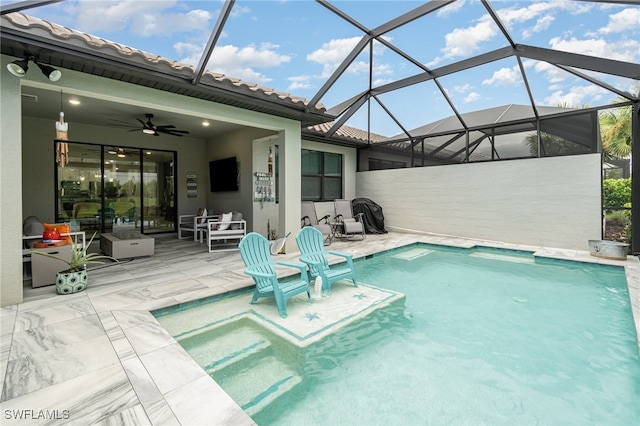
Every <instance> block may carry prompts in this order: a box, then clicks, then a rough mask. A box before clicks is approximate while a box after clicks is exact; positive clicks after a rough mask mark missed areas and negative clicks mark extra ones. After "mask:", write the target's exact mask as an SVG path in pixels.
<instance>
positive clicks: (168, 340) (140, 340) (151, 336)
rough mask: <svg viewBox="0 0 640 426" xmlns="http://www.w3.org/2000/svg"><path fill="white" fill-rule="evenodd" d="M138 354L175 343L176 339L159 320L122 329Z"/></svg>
mask: <svg viewBox="0 0 640 426" xmlns="http://www.w3.org/2000/svg"><path fill="white" fill-rule="evenodd" d="M122 331H123V332H124V334H125V336H126V337H127V340H129V343H131V346H132V347H133V349H134V350H135V351H136V353H137V354H138V356H141V355H143V354H146V353H149V352H153V351H156V350H158V349H161V348H164V347H167V346H170V345H173V344H175V343H176V341H175V340H174V339H173V337H172V336H171V335H170V334H169V333H168V332H167V331H166V330H165V329H164V328H163V327H162V326H161V325H160V324H159V323H158V322H157V321H155V320H154V322H153V323H150V322H147V323H142V324H138V325H137V326H135V327H129V328H126V329H123V330H122Z"/></svg>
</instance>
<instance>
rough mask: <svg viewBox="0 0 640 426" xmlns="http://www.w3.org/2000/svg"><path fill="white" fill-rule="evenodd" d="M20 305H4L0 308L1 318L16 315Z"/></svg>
mask: <svg viewBox="0 0 640 426" xmlns="http://www.w3.org/2000/svg"><path fill="white" fill-rule="evenodd" d="M18 306H19V305H9V306H3V307H1V308H0V319H1V320H4V319H5V318H9V317H14V316H15V315H16V314H17V313H18Z"/></svg>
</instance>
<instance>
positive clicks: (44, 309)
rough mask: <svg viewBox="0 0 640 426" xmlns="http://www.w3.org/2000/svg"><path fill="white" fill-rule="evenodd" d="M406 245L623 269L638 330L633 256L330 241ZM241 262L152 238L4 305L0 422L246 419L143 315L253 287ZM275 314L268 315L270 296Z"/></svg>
mask: <svg viewBox="0 0 640 426" xmlns="http://www.w3.org/2000/svg"><path fill="white" fill-rule="evenodd" d="M413 242H427V243H437V244H446V245H452V246H462V247H471V246H473V245H477V244H479V245H488V246H491V247H502V248H511V249H520V250H530V251H534V252H535V254H536V255H537V256H543V257H552V258H559V259H567V260H576V261H583V262H591V263H606V264H611V265H622V266H625V270H626V274H627V282H628V285H629V290H630V298H631V303H632V308H633V311H634V320H635V324H636V330H640V262H639V261H638V258H637V257H630V258H629V259H628V260H627V261H624V262H621V261H610V260H604V259H598V258H595V257H592V256H590V255H589V253H588V251H575V250H560V249H550V248H542V247H531V246H519V245H513V244H503V243H496V242H487V241H477V240H470V239H463V238H453V237H444V236H434V235H411V234H398V233H389V234H385V235H368V236H367V239H366V240H365V241H364V242H359V241H336V242H334V243H333V244H332V245H331V249H334V250H341V251H346V252H349V253H352V254H353V255H354V258H359V257H362V256H366V255H369V254H372V253H376V252H380V251H384V250H387V249H390V248H395V247H399V246H402V245H406V244H410V243H413ZM298 255H299V253H295V252H292V253H289V254H286V255H279V256H278V260H296V259H297V257H298ZM243 269H244V266H243V263H242V260H241V259H240V255H239V254H238V253H237V252H225V253H209V252H208V251H207V249H206V246H205V245H204V244H199V243H194V242H193V241H191V240H177V239H176V238H175V237H159V238H157V239H156V246H155V255H154V256H152V257H146V258H137V259H132V260H129V261H127V260H125V261H123V262H121V263H119V264H110V265H105V266H98V267H94V268H93V269H92V270H91V271H90V277H89V280H90V281H89V287H88V288H87V290H86V291H84V292H82V293H78V294H74V295H65V296H61V295H57V294H56V292H55V286H48V287H42V288H37V289H32V288H30V287H25V300H24V303H22V304H20V305H12V306H7V307H3V308H0V315H1V316H0V320H1V329H0V337H1V347H0V350H1V352H0V355H1V358H0V374H1V376H0V377H3V378H4V380H3V381H2V383H0V386H1V392H2V396H1V398H0V408H1V409H2V413H3V414H2V415H3V424H6V425H9V424H20V425H25V424H64V423H71V424H81V425H86V424H94V423H104V424H139V425H143V424H152V425H164V424H182V425H193V424H247V425H249V424H254V422H253V421H252V419H251V418H250V417H249V416H248V415H247V414H246V413H244V412H243V411H242V410H241V409H240V408H239V407H238V405H237V404H236V403H235V402H234V401H233V400H232V399H231V398H230V397H229V396H228V395H226V393H225V392H224V391H223V390H222V388H220V386H218V385H217V384H216V383H215V382H214V381H213V379H211V378H210V377H209V376H208V375H207V374H206V373H205V372H204V370H202V369H201V368H200V367H199V366H198V365H197V364H196V362H195V361H194V360H193V359H192V358H191V357H189V355H187V354H186V352H185V351H184V350H183V349H182V347H181V346H180V345H179V344H178V343H176V341H175V340H174V339H173V338H172V337H171V336H170V335H169V333H168V332H167V331H166V330H165V329H164V328H163V327H161V326H160V324H159V323H158V322H157V321H156V319H155V318H154V317H153V316H152V315H151V314H150V313H149V311H150V310H154V309H158V308H163V307H168V306H173V305H176V304H180V303H184V302H189V301H193V300H197V299H201V298H205V297H209V296H214V295H218V294H223V293H227V292H229V291H232V290H237V289H241V288H245V287H249V286H251V281H250V279H249V278H248V277H246V276H245V275H244V274H243V272H242V271H243ZM329 305H330V304H327V306H329ZM318 306H320V307H321V306H322V304H320V305H318ZM272 311H273V315H274V318H276V317H277V310H276V308H275V303H274V306H273V309H272ZM265 312H271V311H269V310H266V311H265ZM292 319H294V318H292ZM639 340H640V339H639Z"/></svg>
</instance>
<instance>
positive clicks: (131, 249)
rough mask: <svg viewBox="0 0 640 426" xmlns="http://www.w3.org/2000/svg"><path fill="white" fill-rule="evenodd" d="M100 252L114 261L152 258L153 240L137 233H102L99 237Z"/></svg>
mask: <svg viewBox="0 0 640 426" xmlns="http://www.w3.org/2000/svg"><path fill="white" fill-rule="evenodd" d="M100 250H102V252H103V253H104V254H106V255H107V256H111V257H115V258H116V259H122V258H130V257H140V256H153V253H154V250H155V239H154V238H153V237H150V236H148V235H144V234H141V233H139V232H117V233H115V232H114V233H104V234H101V235H100Z"/></svg>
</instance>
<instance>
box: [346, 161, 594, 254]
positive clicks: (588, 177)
mask: <svg viewBox="0 0 640 426" xmlns="http://www.w3.org/2000/svg"><path fill="white" fill-rule="evenodd" d="M600 173H601V164H600V155H599V154H589V155H580V156H570V157H554V158H536V159H529V160H515V161H501V162H489V163H476V164H460V165H454V166H438V167H423V168H413V169H396V170H381V171H373V172H361V173H358V174H357V178H356V181H357V186H356V190H357V194H358V197H365V198H370V199H372V200H373V201H375V202H376V203H378V204H379V205H380V206H381V207H382V209H383V212H384V217H385V227H386V228H388V229H389V230H399V231H418V232H430V233H437V234H445V235H457V236H463V237H471V238H479V239H488V240H493V241H502V242H508V243H516V244H526V245H534V246H548V247H558V248H568V249H580V250H587V249H588V243H587V240H589V239H600V238H601V229H602V219H601V187H602V185H601V176H600Z"/></svg>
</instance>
